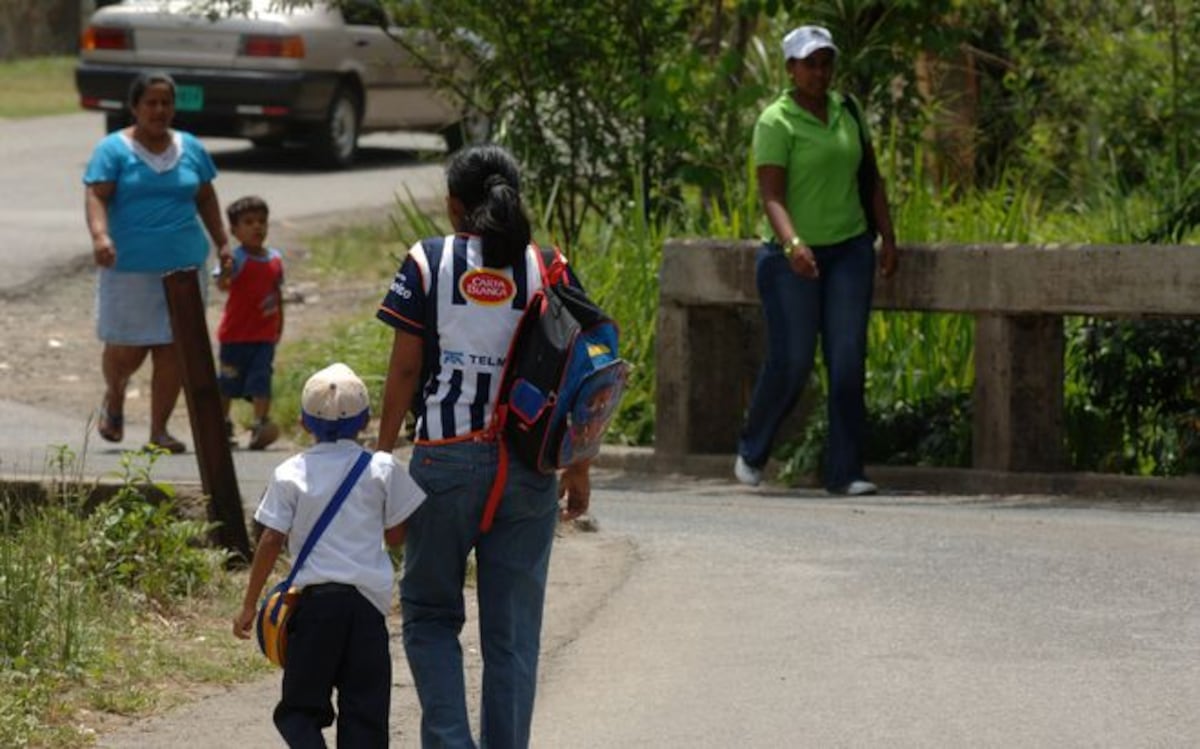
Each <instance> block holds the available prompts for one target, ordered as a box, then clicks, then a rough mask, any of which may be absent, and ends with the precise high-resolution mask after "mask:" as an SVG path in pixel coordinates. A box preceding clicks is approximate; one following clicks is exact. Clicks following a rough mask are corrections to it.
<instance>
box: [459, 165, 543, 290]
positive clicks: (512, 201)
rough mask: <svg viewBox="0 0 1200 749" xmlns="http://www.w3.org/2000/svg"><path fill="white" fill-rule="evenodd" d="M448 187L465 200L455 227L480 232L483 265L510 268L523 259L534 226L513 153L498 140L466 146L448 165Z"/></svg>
mask: <svg viewBox="0 0 1200 749" xmlns="http://www.w3.org/2000/svg"><path fill="white" fill-rule="evenodd" d="M446 185H447V189H448V190H449V192H450V198H451V199H452V200H458V201H459V202H460V203H461V204H462V211H461V214H460V216H459V220H458V221H457V222H456V225H455V227H454V229H455V231H464V232H468V233H471V234H478V235H479V236H480V238H481V239H482V244H483V264H484V265H486V266H487V267H489V268H506V267H508V266H510V265H513V264H514V263H515V262H517V261H518V260H519V259H520V258H521V257H522V255H523V254H524V252H525V248H526V247H528V246H529V240H530V237H531V236H532V230H531V229H530V226H529V218H528V217H527V216H526V215H525V208H524V206H523V205H522V203H521V175H520V170H519V168H518V167H517V162H516V159H514V158H513V157H512V154H510V153H509V152H508V151H506V150H505V149H504V148H502V147H500V146H497V145H492V144H487V145H480V146H471V147H469V148H466V149H463V150H462V151H459V152H458V153H456V154H454V155H453V156H452V157H451V158H450V161H449V163H447V164H446Z"/></svg>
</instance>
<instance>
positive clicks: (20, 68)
mask: <svg viewBox="0 0 1200 749" xmlns="http://www.w3.org/2000/svg"><path fill="white" fill-rule="evenodd" d="M0 91H3V92H4V96H0V117H39V116H43V115H52V114H68V113H70V112H77V111H79V96H78V94H77V93H76V91H75V58H74V57H67V56H62V57H33V58H29V59H25V60H13V61H9V62H3V63H0Z"/></svg>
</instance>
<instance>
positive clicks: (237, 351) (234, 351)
mask: <svg viewBox="0 0 1200 749" xmlns="http://www.w3.org/2000/svg"><path fill="white" fill-rule="evenodd" d="M220 359H221V362H220V367H219V368H218V371H217V385H218V386H220V388H221V395H224V396H225V397H226V398H245V399H246V400H250V399H252V398H270V397H271V374H272V372H273V371H274V362H275V344H273V343H222V344H221V353H220Z"/></svg>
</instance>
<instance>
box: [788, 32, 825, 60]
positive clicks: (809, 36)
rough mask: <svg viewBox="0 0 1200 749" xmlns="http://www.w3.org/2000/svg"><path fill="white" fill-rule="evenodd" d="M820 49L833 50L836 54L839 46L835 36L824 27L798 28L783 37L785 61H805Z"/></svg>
mask: <svg viewBox="0 0 1200 749" xmlns="http://www.w3.org/2000/svg"><path fill="white" fill-rule="evenodd" d="M819 49H832V50H833V51H834V52H835V53H836V52H837V51H838V48H837V46H836V45H835V44H834V43H833V36H832V35H831V34H830V33H829V29H827V28H825V27H824V26H797V27H796V28H794V29H792V30H791V31H789V32H788V33H787V36H785V37H783V59H785V60H793V59H795V60H803V59H804V58H806V57H808V56H809V55H811V54H812V53H813V52H816V51H817V50H819Z"/></svg>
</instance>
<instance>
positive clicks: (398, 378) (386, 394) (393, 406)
mask: <svg viewBox="0 0 1200 749" xmlns="http://www.w3.org/2000/svg"><path fill="white" fill-rule="evenodd" d="M424 355H425V351H424V348H423V341H422V340H421V338H420V337H419V336H415V335H413V334H412V333H407V332H405V331H403V330H397V331H396V337H395V338H394V339H393V340H392V357H391V360H390V361H389V362H388V372H387V380H386V381H385V382H384V384H383V405H382V406H381V407H380V410H381V413H380V415H379V442H378V443H377V444H376V449H377V450H381V451H383V452H388V453H390V452H391V451H392V450H395V449H396V440H397V439H398V438H399V436H400V426H401V425H402V424H403V423H404V415H405V414H406V413H408V409H409V408H411V407H412V398H413V394H414V393H416V391H417V386H418V385H419V384H420V383H419V382H418V380H419V379H420V376H421V364H422V358H423V357H424Z"/></svg>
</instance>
